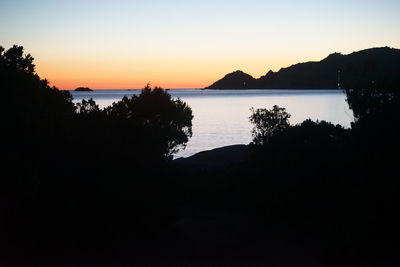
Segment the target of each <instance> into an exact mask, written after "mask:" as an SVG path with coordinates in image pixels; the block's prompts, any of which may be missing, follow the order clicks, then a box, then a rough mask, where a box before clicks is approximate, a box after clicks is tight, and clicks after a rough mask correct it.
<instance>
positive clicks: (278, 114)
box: [250, 105, 290, 145]
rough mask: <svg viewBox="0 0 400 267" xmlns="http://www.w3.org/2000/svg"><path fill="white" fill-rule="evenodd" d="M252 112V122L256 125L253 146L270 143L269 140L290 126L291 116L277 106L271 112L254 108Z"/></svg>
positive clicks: (253, 132)
mask: <svg viewBox="0 0 400 267" xmlns="http://www.w3.org/2000/svg"><path fill="white" fill-rule="evenodd" d="M251 111H252V113H253V114H252V115H251V116H250V122H251V123H252V124H254V128H253V130H252V135H253V144H256V145H263V144H265V143H267V142H268V139H269V138H271V137H272V136H274V135H276V134H279V133H281V132H283V131H284V130H285V129H287V128H288V127H289V126H290V124H289V118H290V114H288V113H287V112H286V110H285V108H280V107H279V106H276V105H275V106H273V107H272V109H271V110H267V109H257V110H255V109H254V108H252V109H251Z"/></svg>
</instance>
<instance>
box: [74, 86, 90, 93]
mask: <svg viewBox="0 0 400 267" xmlns="http://www.w3.org/2000/svg"><path fill="white" fill-rule="evenodd" d="M75 91H76V92H91V91H93V90H92V89H90V88H88V87H78V88H76V89H75Z"/></svg>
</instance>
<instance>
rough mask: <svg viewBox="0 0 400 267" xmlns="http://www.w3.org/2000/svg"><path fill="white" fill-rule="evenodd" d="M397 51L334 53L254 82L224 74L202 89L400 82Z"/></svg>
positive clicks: (334, 86)
mask: <svg viewBox="0 0 400 267" xmlns="http://www.w3.org/2000/svg"><path fill="white" fill-rule="evenodd" d="M399 63H400V49H395V48H389V47H380V48H370V49H366V50H362V51H358V52H354V53H351V54H349V55H343V54H340V53H333V54H331V55H329V56H328V57H327V58H325V59H323V60H321V61H319V62H306V63H299V64H295V65H292V66H290V67H288V68H282V69H280V70H279V71H278V72H273V71H269V72H268V73H267V74H266V75H264V76H261V77H260V78H258V79H256V78H254V77H253V76H251V75H249V74H247V73H244V72H243V71H240V70H238V71H235V72H232V73H229V74H227V75H226V76H225V77H223V78H222V79H220V80H218V81H216V82H215V83H213V84H212V85H210V86H208V87H206V88H205V89H341V88H353V87H356V86H360V85H364V84H368V83H371V82H374V81H381V80H386V81H398V80H399V79H400V75H399V74H400V64H399Z"/></svg>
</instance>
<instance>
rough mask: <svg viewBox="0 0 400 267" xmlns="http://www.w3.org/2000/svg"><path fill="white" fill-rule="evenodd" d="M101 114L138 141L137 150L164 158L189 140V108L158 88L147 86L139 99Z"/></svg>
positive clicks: (107, 109)
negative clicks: (139, 148) (121, 126)
mask: <svg viewBox="0 0 400 267" xmlns="http://www.w3.org/2000/svg"><path fill="white" fill-rule="evenodd" d="M105 112H106V114H107V116H108V117H109V119H110V120H111V121H114V122H116V123H122V124H123V125H125V126H124V129H125V130H127V131H125V133H124V134H128V135H131V136H132V137H133V136H135V137H137V138H138V142H140V144H138V145H137V148H138V147H142V146H143V147H142V148H143V150H145V151H153V152H154V153H155V154H158V155H161V156H162V157H165V158H170V157H171V156H172V155H173V154H174V153H176V152H177V151H178V150H179V149H180V148H182V147H185V145H186V143H187V142H188V140H189V138H190V137H191V136H192V118H193V115H192V110H191V109H190V107H189V106H188V105H187V104H186V103H184V102H183V101H181V100H180V99H172V98H171V95H170V94H168V93H167V92H166V91H165V90H163V89H161V88H159V87H155V88H154V89H151V88H150V86H149V85H148V86H146V87H145V88H144V89H143V90H142V92H141V94H140V95H134V96H132V97H131V98H127V97H124V98H123V99H122V100H121V101H119V102H117V103H114V104H113V105H112V106H111V107H109V108H106V109H105ZM146 154H148V153H146Z"/></svg>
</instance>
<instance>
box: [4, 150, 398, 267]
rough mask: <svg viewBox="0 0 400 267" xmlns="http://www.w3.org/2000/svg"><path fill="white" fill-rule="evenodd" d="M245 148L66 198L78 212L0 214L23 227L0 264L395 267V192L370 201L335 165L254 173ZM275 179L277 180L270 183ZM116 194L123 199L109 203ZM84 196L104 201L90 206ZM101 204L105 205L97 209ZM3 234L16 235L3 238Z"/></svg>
mask: <svg viewBox="0 0 400 267" xmlns="http://www.w3.org/2000/svg"><path fill="white" fill-rule="evenodd" d="M249 149H250V148H249V147H248V146H243V145H238V146H231V147H225V148H220V149H216V150H213V151H207V152H201V153H199V154H197V155H194V156H192V157H190V158H187V159H177V160H175V161H174V162H173V164H172V166H169V167H167V168H166V169H163V171H162V172H161V173H160V172H155V173H152V174H151V175H150V174H148V177H147V178H148V179H150V180H152V179H156V181H159V177H158V175H165V176H164V177H162V178H163V179H164V180H165V181H167V182H164V183H163V184H162V186H160V187H157V186H154V185H151V186H149V185H148V184H141V185H139V184H130V186H136V187H140V189H139V191H138V190H135V189H132V194H133V195H136V196H137V198H135V197H133V198H132V196H131V194H130V193H127V195H129V197H126V196H124V194H125V193H124V192H123V190H122V191H121V190H120V189H118V190H119V192H116V193H114V194H112V193H111V195H109V196H107V195H102V196H95V195H94V193H93V192H88V191H85V195H86V194H88V198H89V199H88V198H86V197H82V196H79V194H80V193H79V192H74V193H73V194H77V195H75V196H74V197H76V198H77V199H79V201H80V202H79V203H75V205H76V206H77V207H79V208H77V209H79V210H80V212H81V213H83V214H80V215H79V216H76V215H75V212H74V210H71V207H72V209H73V207H74V204H73V203H72V204H71V203H70V204H68V207H67V208H60V207H59V206H57V208H55V207H53V208H54V209H52V208H51V206H50V207H46V208H45V207H38V206H37V205H41V203H40V199H39V200H35V201H34V202H32V205H34V206H29V205H27V204H25V206H24V208H25V210H22V211H21V210H15V211H10V210H8V211H6V212H17V213H18V212H20V213H21V214H19V215H18V214H17V215H16V217H17V218H20V220H22V221H15V222H13V223H14V225H9V227H10V228H8V229H10V231H6V232H5V233H2V235H5V237H4V238H5V239H3V240H8V241H9V242H8V243H6V244H3V245H4V246H3V248H2V254H3V256H2V257H1V260H0V264H1V266H299V265H305V266H396V264H397V263H399V262H400V261H399V253H398V251H399V250H398V248H399V245H398V243H397V242H398V241H397V240H398V239H397V238H398V224H397V222H398V220H397V219H396V217H397V215H395V214H393V212H395V213H396V214H397V211H394V210H393V203H391V201H392V197H393V196H392V193H393V192H390V191H386V192H385V194H380V193H379V192H380V191H379V190H380V189H379V188H375V190H374V191H373V192H372V193H374V194H375V196H374V197H371V196H370V195H368V196H366V195H365V194H370V193H371V191H370V190H369V189H370V185H368V182H366V183H363V184H362V185H360V186H359V187H354V186H353V185H352V182H350V181H348V180H346V179H345V180H343V179H338V175H340V174H341V175H343V176H346V175H345V174H344V173H343V171H344V170H342V169H340V167H338V168H339V169H338V168H336V167H335V168H332V169H331V170H330V171H329V172H327V173H326V174H325V175H324V176H323V177H321V176H320V173H319V172H315V170H314V172H315V173H312V172H313V171H312V170H311V169H310V170H309V171H308V172H305V171H304V170H296V171H295V172H294V171H293V170H286V171H285V172H282V173H277V170H271V175H266V174H262V173H260V172H259V170H258V169H257V168H255V167H254V166H253V165H252V163H251V161H249V160H250V158H251V153H250V152H249V151H250V150H249ZM280 171H282V170H280ZM306 173H307V175H305V174H306ZM166 174H168V175H166ZM172 174H174V176H171V175H172ZM278 174H279V175H280V176H279V179H272V178H270V177H276V175H278ZM152 175H153V177H152ZM157 177H158V178H157ZM261 181H262V182H261ZM125 186H127V184H125ZM363 187H364V188H363ZM339 189H340V191H339ZM141 190H143V192H140V191H141ZM385 190H387V188H385ZM393 190H395V189H393ZM111 191H112V190H111ZM129 191H130V190H128V192H129ZM97 193H101V194H104V193H105V192H103V191H101V192H97ZM118 195H122V196H123V197H122V199H124V198H125V197H126V202H124V200H115V199H114V200H113V199H111V198H109V197H112V198H116V197H117V196H118ZM53 197H55V196H53ZM3 198H4V200H8V201H10V199H12V198H8V199H7V196H6V195H3ZM92 198H93V201H96V202H97V201H99V200H100V201H103V202H104V203H103V204H101V205H99V204H98V203H97V204H96V203H91V202H90V199H92ZM46 199H48V198H46ZM55 199H56V198H55ZM71 199H72V198H71ZM143 199H145V202H143ZM367 200H368V201H371V203H365V201H367ZM55 201H57V200H55ZM135 201H139V202H140V203H135ZM62 202H64V200H63V201H62ZM85 202H86V203H85ZM107 202H109V203H108V204H109V207H104V205H107ZM42 204H43V205H46V206H48V205H49V204H47V202H46V203H42ZM26 205H27V206H26ZM83 205H87V208H82V206H83ZM99 206H101V208H99ZM140 207H143V208H144V209H146V210H140ZM49 209H50V210H49ZM66 212H70V213H71V214H72V215H68V214H67V215H66V214H65V213H66ZM4 214H6V213H4ZM14 215H15V214H14ZM76 220H78V221H76ZM6 229H7V228H6ZM12 229H13V230H12ZM13 231H16V232H13ZM18 231H20V232H19V233H18ZM11 234H12V235H16V236H18V238H14V236H12V237H11V236H8V237H7V235H11ZM13 241H14V243H13Z"/></svg>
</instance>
